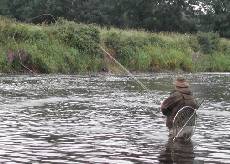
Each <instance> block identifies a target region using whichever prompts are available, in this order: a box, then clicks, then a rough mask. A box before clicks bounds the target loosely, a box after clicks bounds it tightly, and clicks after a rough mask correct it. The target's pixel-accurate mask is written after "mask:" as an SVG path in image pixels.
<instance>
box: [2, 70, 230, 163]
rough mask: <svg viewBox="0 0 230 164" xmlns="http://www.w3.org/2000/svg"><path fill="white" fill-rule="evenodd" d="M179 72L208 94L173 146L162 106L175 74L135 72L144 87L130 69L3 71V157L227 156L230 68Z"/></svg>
mask: <svg viewBox="0 0 230 164" xmlns="http://www.w3.org/2000/svg"><path fill="white" fill-rule="evenodd" d="M184 76H185V77H186V78H187V79H188V80H189V81H190V85H191V89H192V90H193V92H194V96H195V97H196V99H197V101H202V99H205V101H204V103H203V104H202V105H201V107H200V109H199V110H198V119H197V127H196V132H195V134H194V136H193V137H192V142H190V143H174V146H173V147H172V146H171V145H172V144H171V142H170V141H168V131H167V128H166V127H165V118H164V117H163V116H162V114H161V113H160V111H159V107H160V102H161V101H162V100H163V99H164V98H166V97H167V96H168V95H169V93H170V91H171V89H172V88H173V87H172V81H173V80H174V79H175V74H168V73H163V74H138V75H136V78H138V79H139V80H140V81H141V82H142V83H143V84H144V85H146V86H147V87H148V88H149V91H143V89H142V88H141V87H140V86H139V85H138V84H137V83H135V81H134V80H133V79H131V78H130V77H127V76H114V75H89V76H80V75H79V76H78V75H37V76H30V75H20V76H19V75H16V76H14V75H1V76H0V163H92V164H93V163H111V164H115V163H116V164H123V163H124V164H132V163H173V162H174V163H186V162H187V163H230V74H229V73H202V74H184ZM179 161H180V162H179ZM181 161H183V162H181Z"/></svg>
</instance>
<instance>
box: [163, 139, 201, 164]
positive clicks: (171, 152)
mask: <svg viewBox="0 0 230 164" xmlns="http://www.w3.org/2000/svg"><path fill="white" fill-rule="evenodd" d="M194 160H195V153H194V144H193V142H192V141H191V140H190V141H187V142H185V141H183V140H175V142H173V141H172V139H169V140H168V142H167V144H166V146H165V150H162V152H160V156H159V163H191V164H192V163H194V162H195V161H194ZM198 162H199V161H196V163H198Z"/></svg>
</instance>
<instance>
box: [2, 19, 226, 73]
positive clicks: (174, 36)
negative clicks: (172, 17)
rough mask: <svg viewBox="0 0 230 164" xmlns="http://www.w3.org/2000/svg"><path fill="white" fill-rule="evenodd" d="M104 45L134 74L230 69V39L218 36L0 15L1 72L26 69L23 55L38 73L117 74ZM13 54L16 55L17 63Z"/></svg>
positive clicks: (30, 66) (31, 67)
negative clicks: (25, 20)
mask: <svg viewBox="0 0 230 164" xmlns="http://www.w3.org/2000/svg"><path fill="white" fill-rule="evenodd" d="M100 45H102V46H103V47H105V48H106V49H107V50H108V51H109V52H110V53H111V54H112V55H113V56H114V57H115V58H116V59H117V60H118V61H119V62H120V63H121V64H123V65H124V66H125V67H127V68H128V69H129V70H130V71H141V72H144V71H165V70H170V71H177V70H183V71H188V72H196V71H226V72H228V71H230V40H227V39H223V38H220V37H219V36H218V35H217V34H215V33H198V34H195V35H191V34H178V33H150V32H146V31H142V30H121V29H115V28H110V29H105V28H100V27H98V26H95V25H85V24H80V23H75V22H72V21H66V20H63V19H59V20H58V22H56V23H55V24H51V25H32V24H25V23H20V22H16V21H15V20H12V19H8V18H5V17H0V71H1V72H20V71H25V68H23V67H22V65H21V63H20V60H19V62H18V60H16V57H17V55H18V54H19V53H20V52H24V54H22V55H24V56H25V55H27V56H29V58H28V60H29V61H27V62H26V64H27V66H28V67H29V68H30V69H31V70H33V71H34V72H39V73H85V72H98V71H101V70H102V69H104V68H105V67H107V68H106V69H108V70H110V69H111V70H116V69H114V68H115V67H116V65H114V64H112V62H109V60H105V56H103V52H102V51H101V50H100V48H99V47H100ZM11 54H13V55H14V57H15V55H16V57H15V60H14V61H13V62H12V61H9V55H11ZM112 67H113V68H112ZM117 67H118V66H117Z"/></svg>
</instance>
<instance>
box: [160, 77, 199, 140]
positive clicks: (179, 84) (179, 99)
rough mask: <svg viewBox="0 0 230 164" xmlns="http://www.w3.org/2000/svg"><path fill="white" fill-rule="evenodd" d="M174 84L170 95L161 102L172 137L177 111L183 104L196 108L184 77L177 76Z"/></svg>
mask: <svg viewBox="0 0 230 164" xmlns="http://www.w3.org/2000/svg"><path fill="white" fill-rule="evenodd" d="M174 86H175V89H174V90H173V91H172V92H171V94H170V96H169V97H168V98H167V99H165V100H164V101H163V102H162V104H161V112H162V113H163V115H165V116H166V117H167V118H166V126H167V127H168V129H169V136H170V137H173V136H172V135H173V134H172V133H173V129H172V128H173V119H174V117H175V115H176V114H177V112H178V111H179V110H180V109H181V108H183V107H185V106H189V107H192V108H193V109H197V108H198V105H197V103H196V101H195V99H194V98H193V96H192V92H191V90H190V88H189V83H188V82H187V81H186V79H185V78H183V77H178V78H177V79H176V81H175V82H174Z"/></svg>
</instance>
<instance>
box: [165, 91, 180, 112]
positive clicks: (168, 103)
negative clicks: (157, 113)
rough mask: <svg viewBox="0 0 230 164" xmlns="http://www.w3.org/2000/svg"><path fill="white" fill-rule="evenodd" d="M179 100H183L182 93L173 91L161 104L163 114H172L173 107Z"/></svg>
mask: <svg viewBox="0 0 230 164" xmlns="http://www.w3.org/2000/svg"><path fill="white" fill-rule="evenodd" d="M179 100H181V95H180V94H179V93H173V94H171V95H170V96H169V97H168V98H167V99H165V100H164V101H163V103H162V104H161V112H162V113H163V115H165V116H168V115H170V114H171V111H172V109H173V106H174V105H175V103H177V102H178V101H179Z"/></svg>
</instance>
